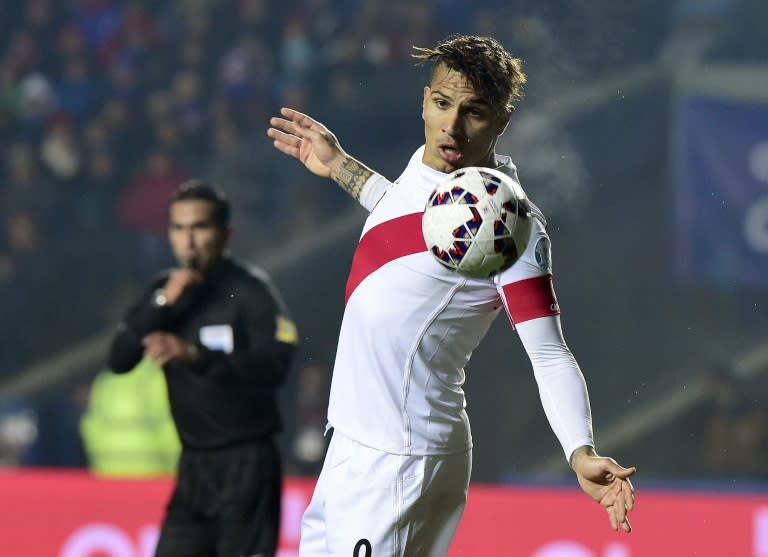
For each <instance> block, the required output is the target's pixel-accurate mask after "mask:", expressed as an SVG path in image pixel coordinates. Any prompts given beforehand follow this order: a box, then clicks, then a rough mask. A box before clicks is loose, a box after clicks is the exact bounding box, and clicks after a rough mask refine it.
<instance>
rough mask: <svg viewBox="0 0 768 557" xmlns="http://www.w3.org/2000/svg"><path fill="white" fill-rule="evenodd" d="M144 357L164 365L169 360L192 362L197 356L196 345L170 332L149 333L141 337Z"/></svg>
mask: <svg viewBox="0 0 768 557" xmlns="http://www.w3.org/2000/svg"><path fill="white" fill-rule="evenodd" d="M142 344H143V345H144V357H145V358H149V359H150V360H153V361H155V362H156V363H157V364H158V365H160V366H164V365H165V364H167V363H168V362H170V361H178V362H184V363H192V362H194V361H195V360H197V358H198V351H197V346H195V345H194V344H192V343H190V342H187V341H186V340H184V339H182V338H181V337H179V336H177V335H174V334H172V333H163V332H154V333H149V334H148V335H147V336H145V337H144V338H143V339H142Z"/></svg>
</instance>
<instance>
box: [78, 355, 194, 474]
mask: <svg viewBox="0 0 768 557" xmlns="http://www.w3.org/2000/svg"><path fill="white" fill-rule="evenodd" d="M80 434H81V435H82V438H83V445H84V447H85V452H86V455H87V457H88V463H89V468H90V470H91V471H92V472H93V473H94V474H98V475H102V476H111V477H148V476H164V475H169V474H174V473H175V472H176V464H177V462H178V458H179V452H180V450H181V443H180V442H179V437H178V434H177V433H176V427H175V425H174V423H173V418H172V417H171V412H170V408H169V405H168V389H167V386H166V383H165V375H164V374H163V370H162V369H161V368H160V367H159V366H158V365H157V364H155V363H154V362H152V361H150V360H147V359H144V360H142V361H141V362H139V364H138V365H137V366H136V367H135V368H134V369H133V370H131V371H130V372H128V373H123V374H115V373H112V372H110V371H102V372H100V373H99V374H98V375H97V376H96V378H95V379H94V381H93V384H92V385H91V394H90V399H89V402H88V407H87V409H86V412H85V414H84V415H83V417H82V419H81V421H80Z"/></svg>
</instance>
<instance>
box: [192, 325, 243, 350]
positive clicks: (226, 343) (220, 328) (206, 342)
mask: <svg viewBox="0 0 768 557" xmlns="http://www.w3.org/2000/svg"><path fill="white" fill-rule="evenodd" d="M200 344H202V345H203V346H205V347H206V348H209V349H210V350H221V351H222V352H226V353H227V354H231V353H232V350H234V349H235V335H234V333H233V332H232V327H231V326H230V325H206V326H205V327H200Z"/></svg>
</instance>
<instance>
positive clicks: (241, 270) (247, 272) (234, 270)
mask: <svg viewBox="0 0 768 557" xmlns="http://www.w3.org/2000/svg"><path fill="white" fill-rule="evenodd" d="M227 276H228V278H229V279H230V280H233V281H235V282H238V283H241V284H243V285H244V286H249V287H265V286H267V285H270V284H271V283H272V279H271V278H270V276H269V274H268V273H267V272H266V271H265V270H264V269H262V268H261V267H258V266H256V265H253V264H252V263H249V262H246V261H242V260H238V259H230V260H229V261H228V269H227Z"/></svg>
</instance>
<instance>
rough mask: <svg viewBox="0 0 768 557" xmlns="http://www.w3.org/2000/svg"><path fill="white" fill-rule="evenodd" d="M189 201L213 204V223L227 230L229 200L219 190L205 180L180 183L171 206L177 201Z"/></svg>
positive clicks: (172, 198) (195, 179) (194, 179)
mask: <svg viewBox="0 0 768 557" xmlns="http://www.w3.org/2000/svg"><path fill="white" fill-rule="evenodd" d="M190 199H199V200H203V201H210V202H211V203H213V214H212V215H211V216H212V217H213V220H214V222H215V223H216V224H217V225H219V226H220V227H221V228H229V215H230V212H231V210H230V206H229V199H227V196H226V195H225V194H224V192H223V191H221V190H220V189H219V188H217V187H216V186H214V185H213V184H212V183H211V182H208V181H207V180H200V179H197V178H193V179H192V180H187V181H186V182H182V184H181V185H180V186H179V187H178V189H177V190H176V192H175V193H174V194H173V197H171V205H173V204H174V203H176V202H177V201H188V200H190Z"/></svg>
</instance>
